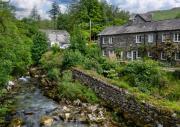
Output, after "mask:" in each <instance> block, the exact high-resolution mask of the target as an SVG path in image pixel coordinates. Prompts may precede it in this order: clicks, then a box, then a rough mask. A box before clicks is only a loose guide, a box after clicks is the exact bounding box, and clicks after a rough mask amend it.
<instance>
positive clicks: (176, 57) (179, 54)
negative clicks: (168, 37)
mask: <svg viewBox="0 0 180 127" xmlns="http://www.w3.org/2000/svg"><path fill="white" fill-rule="evenodd" d="M175 60H180V52H178V53H176V54H175Z"/></svg>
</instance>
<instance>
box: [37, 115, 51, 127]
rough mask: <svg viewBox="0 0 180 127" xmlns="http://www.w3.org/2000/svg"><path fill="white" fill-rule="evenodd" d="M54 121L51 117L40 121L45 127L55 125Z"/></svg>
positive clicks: (42, 118) (45, 117)
mask: <svg viewBox="0 0 180 127" xmlns="http://www.w3.org/2000/svg"><path fill="white" fill-rule="evenodd" d="M53 121H54V119H53V118H51V117H49V116H42V117H41V120H40V124H41V125H43V126H51V125H52V124H53Z"/></svg>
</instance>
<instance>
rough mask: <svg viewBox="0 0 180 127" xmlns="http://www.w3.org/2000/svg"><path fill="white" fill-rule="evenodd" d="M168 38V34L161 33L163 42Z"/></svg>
mask: <svg viewBox="0 0 180 127" xmlns="http://www.w3.org/2000/svg"><path fill="white" fill-rule="evenodd" d="M168 38H169V37H168V34H162V42H165V41H166V40H167V39H168Z"/></svg>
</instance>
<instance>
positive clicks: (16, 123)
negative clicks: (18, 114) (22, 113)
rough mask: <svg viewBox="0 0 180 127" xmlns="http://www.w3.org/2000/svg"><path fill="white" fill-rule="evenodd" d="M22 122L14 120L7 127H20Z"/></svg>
mask: <svg viewBox="0 0 180 127" xmlns="http://www.w3.org/2000/svg"><path fill="white" fill-rule="evenodd" d="M22 124H23V120H22V119H21V118H14V119H12V120H11V123H10V125H9V127H21V126H22Z"/></svg>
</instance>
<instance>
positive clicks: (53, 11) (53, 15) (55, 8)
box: [49, 2, 60, 29]
mask: <svg viewBox="0 0 180 127" xmlns="http://www.w3.org/2000/svg"><path fill="white" fill-rule="evenodd" d="M49 14H50V17H51V19H52V20H53V22H54V29H55V28H56V20H57V17H58V15H59V14H60V8H59V5H58V3H57V2H53V3H52V9H51V10H50V11H49Z"/></svg>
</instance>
